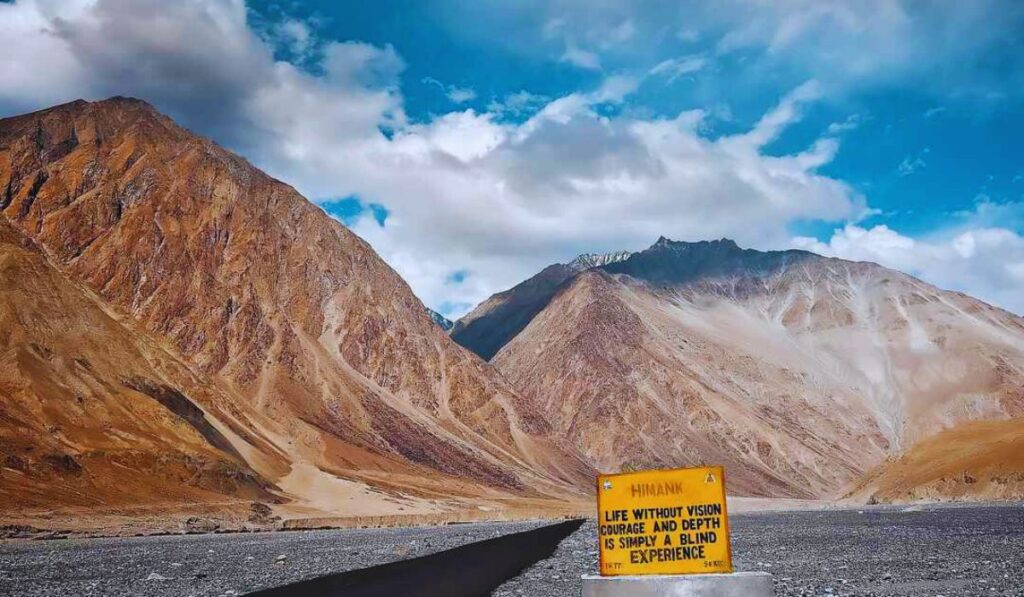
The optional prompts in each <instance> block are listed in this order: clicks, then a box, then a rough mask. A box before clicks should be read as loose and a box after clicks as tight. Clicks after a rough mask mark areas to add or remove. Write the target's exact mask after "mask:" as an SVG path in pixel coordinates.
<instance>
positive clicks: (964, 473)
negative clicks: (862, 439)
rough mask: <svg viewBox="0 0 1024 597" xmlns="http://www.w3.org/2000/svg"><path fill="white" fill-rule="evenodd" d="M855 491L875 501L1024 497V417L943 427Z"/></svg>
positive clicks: (879, 468) (875, 472)
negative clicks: (945, 428) (944, 429)
mask: <svg viewBox="0 0 1024 597" xmlns="http://www.w3.org/2000/svg"><path fill="white" fill-rule="evenodd" d="M851 494H852V496H853V497H855V498H858V499H861V500H866V501H871V502H875V501H878V502H913V501H920V500H942V499H950V498H952V499H958V500H989V501H990V500H1021V499H1024V419H1019V418H1018V419H1011V420H1008V421H1003V420H997V421H971V422H967V423H963V424H961V425H957V426H956V427H953V428H952V429H949V430H946V431H940V432H939V433H937V434H935V435H933V436H930V437H928V438H926V439H924V440H922V441H921V442H919V443H917V444H915V445H914V446H912V447H911V448H910V449H909V450H907V451H906V452H905V453H904V454H901V455H899V456H898V457H894V458H891V459H889V460H887V461H886V462H884V463H882V464H880V465H879V466H877V467H876V468H875V469H874V470H872V471H871V472H870V473H869V474H867V475H866V476H865V477H864V479H861V480H860V481H858V483H857V485H856V487H855V488H854V490H853V491H852V492H851Z"/></svg>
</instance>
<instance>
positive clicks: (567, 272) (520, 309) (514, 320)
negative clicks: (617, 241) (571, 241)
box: [449, 251, 629, 361]
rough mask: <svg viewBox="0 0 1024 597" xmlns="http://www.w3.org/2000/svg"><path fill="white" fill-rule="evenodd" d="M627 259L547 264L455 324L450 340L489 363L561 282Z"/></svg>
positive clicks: (610, 256) (621, 254) (613, 256)
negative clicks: (583, 272) (594, 268)
mask: <svg viewBox="0 0 1024 597" xmlns="http://www.w3.org/2000/svg"><path fill="white" fill-rule="evenodd" d="M627 257H629V253H628V252H626V251H618V252H615V253H607V254H596V253H585V254H583V255H580V256H578V257H576V259H573V260H572V261H570V262H569V263H556V264H554V265H549V266H548V267H546V268H544V269H543V270H541V271H540V273H538V274H536V275H535V276H532V277H531V278H529V279H527V280H524V281H522V282H520V283H519V284H516V285H515V286H513V287H512V288H510V289H508V290H506V291H504V292H499V293H498V294H495V295H494V296H492V297H490V298H488V299H487V300H486V301H484V302H482V303H480V304H479V305H477V306H476V308H475V309H473V310H472V311H470V312H469V313H467V314H466V315H464V316H462V317H461V318H460V319H459V320H458V321H456V322H455V325H454V326H453V327H452V329H451V332H449V333H450V335H451V337H452V339H453V340H455V341H456V342H458V343H459V344H461V345H462V346H465V347H466V348H468V349H469V350H471V351H473V352H475V353H476V354H478V355H480V358H482V359H484V360H488V361H489V360H490V359H491V358H492V357H494V355H495V354H496V353H497V352H498V351H499V350H500V349H501V347H502V346H504V345H505V344H507V343H508V341H509V340H511V339H512V338H514V337H515V335H516V334H518V333H519V332H520V331H522V329H523V328H524V327H526V324H528V323H530V320H531V319H533V318H534V317H535V316H536V315H537V313H539V312H540V310H541V309H543V308H544V306H545V305H547V304H548V301H550V300H551V297H553V296H554V295H555V292H556V291H557V290H558V287H559V286H560V285H561V284H562V283H563V282H565V281H566V280H568V279H569V278H571V277H573V276H575V275H576V274H578V273H580V272H582V271H586V270H588V269H590V268H592V267H598V266H601V265H605V264H608V263H614V262H616V261H621V260H623V259H626V258H627Z"/></svg>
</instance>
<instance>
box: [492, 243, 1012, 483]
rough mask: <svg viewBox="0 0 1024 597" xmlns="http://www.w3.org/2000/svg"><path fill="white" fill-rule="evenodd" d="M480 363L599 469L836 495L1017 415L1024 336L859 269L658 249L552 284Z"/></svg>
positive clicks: (924, 287) (724, 249) (867, 267)
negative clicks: (661, 471) (949, 437)
mask: <svg viewBox="0 0 1024 597" xmlns="http://www.w3.org/2000/svg"><path fill="white" fill-rule="evenodd" d="M534 310H535V311H536V314H535V315H534V317H533V318H531V319H530V321H529V322H528V323H527V324H526V325H525V326H523V329H522V331H521V332H519V333H518V334H516V335H515V336H514V337H513V338H512V339H511V340H510V341H509V342H508V343H507V344H505V345H504V346H503V347H502V348H501V349H500V351H499V352H498V353H497V354H496V356H495V357H494V358H493V362H494V363H495V365H496V366H497V367H498V368H499V369H500V370H501V371H502V372H503V373H505V375H506V376H507V377H508V378H509V379H510V380H511V381H512V382H513V384H514V385H515V386H516V387H517V388H519V390H520V391H521V392H523V393H524V394H526V395H527V396H529V397H530V398H532V399H533V400H534V401H535V402H537V403H539V404H541V405H542V407H543V409H544V413H545V414H546V415H547V416H548V417H549V419H550V420H552V421H553V422H554V424H555V426H556V428H558V429H559V430H560V432H561V434H562V437H563V438H565V440H566V441H569V442H572V443H573V445H575V446H577V447H578V448H579V449H580V450H581V451H582V452H583V453H584V454H586V455H587V456H588V457H589V458H590V459H591V461H592V462H593V463H594V464H595V466H597V467H598V468H600V469H602V470H617V469H618V468H622V467H625V468H637V467H640V468H642V467H649V466H677V465H680V464H699V463H705V462H716V463H725V464H726V466H727V468H728V470H730V471H731V473H730V483H731V487H732V489H733V490H735V491H738V492H740V493H747V494H752V495H791V496H794V497H811V496H814V497H821V496H825V497H835V496H837V495H841V494H843V493H844V492H845V491H846V489H847V488H849V487H851V485H852V484H855V483H856V482H857V481H858V480H859V479H860V478H861V477H862V475H864V474H866V473H867V472H868V471H869V470H872V469H873V468H874V467H876V466H882V465H883V464H884V463H885V462H886V461H887V459H891V458H896V457H899V455H901V454H903V453H904V452H906V451H907V450H909V449H910V448H911V447H912V446H914V445H916V444H918V443H919V442H921V441H924V440H926V439H927V438H929V437H932V436H933V435H934V434H935V433H938V432H941V431H943V430H946V429H950V428H956V427H957V426H959V425H961V424H965V423H969V422H971V421H985V420H1012V419H1016V418H1019V417H1022V416H1024V391H1022V388H1024V322H1022V319H1021V318H1020V317H1018V316H1016V315H1013V314H1011V313H1007V312H1005V311H1002V310H1000V309H997V308H995V307H992V306H990V305H986V304H984V303H982V302H980V301H977V300H975V299H972V298H970V297H967V296H964V295H962V294H959V293H953V292H946V291H942V290H940V289H937V288H935V287H933V286H930V285H928V284H926V283H924V282H921V281H920V280H916V279H914V278H912V277H911V276H907V275H905V274H902V273H899V272H895V271H892V270H888V269H886V268H883V267H881V266H878V265H875V264H871V263H854V262H848V261H843V260H839V259H830V258H825V257H821V256H818V255H814V254H812V253H808V252H804V251H771V252H761V251H752V250H746V249H741V248H739V247H738V246H737V245H736V244H735V243H733V242H732V241H728V240H721V241H705V242H698V243H683V242H675V241H670V240H668V239H665V238H662V239H659V241H658V242H656V243H655V244H654V245H652V246H651V247H650V248H649V249H647V250H645V251H641V252H639V253H636V254H633V255H632V256H631V257H629V258H628V259H626V260H623V261H620V262H617V263H613V264H608V265H605V266H602V267H598V268H595V269H592V270H587V271H585V272H583V273H579V274H576V275H574V276H571V277H569V278H567V279H566V280H565V281H563V282H562V283H561V284H560V286H559V288H558V289H557V291H556V292H554V293H552V296H551V298H550V300H549V302H548V303H546V304H545V305H543V306H542V307H536V306H535V307H534Z"/></svg>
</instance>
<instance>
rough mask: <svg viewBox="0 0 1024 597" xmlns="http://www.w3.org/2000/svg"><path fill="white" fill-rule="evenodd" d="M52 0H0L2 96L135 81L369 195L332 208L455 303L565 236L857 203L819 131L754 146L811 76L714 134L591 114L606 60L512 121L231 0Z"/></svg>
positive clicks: (715, 224)
mask: <svg viewBox="0 0 1024 597" xmlns="http://www.w3.org/2000/svg"><path fill="white" fill-rule="evenodd" d="M54 6H55V5H51V4H49V3H47V2H45V1H43V0H36V1H28V0H19V2H17V3H16V4H14V5H3V6H0V10H2V11H3V12H4V15H3V16H4V17H8V18H3V19H0V22H2V23H4V25H3V26H4V27H5V28H6V29H5V31H4V32H5V33H6V34H7V39H8V40H9V42H10V43H9V45H10V46H11V47H14V48H20V47H35V48H40V47H42V46H45V51H44V52H42V53H40V54H37V55H27V54H23V53H20V52H19V53H17V55H16V57H12V56H10V55H6V56H5V57H0V63H3V66H4V67H5V68H7V67H12V68H13V67H14V66H15V62H16V61H20V62H17V64H16V66H17V68H18V69H21V70H25V69H31V70H32V71H34V73H35V74H34V75H33V76H28V75H27V74H26V73H21V74H19V72H15V77H14V78H13V79H12V80H13V81H16V82H31V83H32V85H30V86H28V87H19V86H17V85H13V84H12V83H11V81H5V82H4V83H3V84H2V86H0V102H2V104H3V106H4V108H5V110H7V111H10V110H11V109H12V106H19V107H20V106H25V107H32V108H37V107H41V105H44V104H48V103H54V102H57V101H64V100H69V99H72V98H73V97H76V96H80V95H85V96H87V97H91V98H99V97H104V96H106V95H113V94H126V95H137V96H141V97H143V98H145V99H147V100H149V101H152V102H153V103H154V104H155V105H157V106H158V107H159V108H161V109H163V110H165V111H167V112H169V113H171V114H172V115H173V116H175V117H177V118H179V119H181V120H182V121H183V122H184V123H185V124H186V125H188V126H190V127H192V128H193V129H195V130H197V131H199V132H201V133H204V134H210V135H213V136H215V137H217V138H218V139H219V140H222V141H226V142H227V143H228V144H229V145H230V146H232V147H233V148H236V149H238V150H240V151H241V152H242V153H243V154H244V155H246V156H247V157H249V158H250V159H252V160H253V161H255V162H256V163H257V165H259V166H261V167H263V168H264V169H266V170H268V171H269V172H270V173H271V174H273V175H275V176H278V177H280V178H282V179H284V180H287V181H289V182H291V183H293V184H294V185H295V186H296V187H297V188H299V190H300V191H302V192H303V193H305V194H306V195H307V196H309V197H311V198H313V199H324V200H327V199H329V198H338V197H349V196H355V197H359V198H360V199H361V201H364V202H365V203H366V204H374V205H379V206H383V208H384V209H386V210H387V214H388V217H387V220H386V223H384V225H381V223H380V222H379V221H378V220H377V219H375V218H358V219H356V220H354V222H353V223H352V226H353V228H354V229H355V230H356V231H357V232H358V233H359V234H361V235H363V236H364V237H365V238H367V240H369V241H370V242H371V244H372V245H373V246H374V247H375V248H376V249H377V250H378V251H379V252H380V253H381V254H382V256H384V257H385V259H387V260H388V261H389V263H391V265H392V266H394V267H395V268H396V269H397V270H398V271H399V272H400V273H401V274H402V275H403V276H405V277H406V279H407V280H408V281H409V282H410V284H411V285H412V287H413V288H414V290H415V291H416V292H417V293H418V294H419V295H420V297H421V298H423V299H424V300H425V301H426V302H427V303H428V304H429V305H433V306H440V305H441V304H444V303H447V304H450V305H455V304H458V305H462V306H465V305H468V304H472V303H475V302H477V301H479V300H482V299H483V298H485V297H486V296H487V295H489V294H490V293H492V292H495V291H497V290H500V289H502V288H505V287H507V286H509V285H511V284H513V283H515V282H517V281H519V280H520V279H522V278H525V277H526V276H528V275H530V274H532V273H533V272H535V271H536V270H537V269H538V268H540V267H542V266H543V265H546V264H548V263H551V262H554V261H560V260H565V259H568V258H571V257H572V256H573V254H574V253H576V252H580V251H582V250H605V249H607V250H611V249H621V248H627V249H637V248H641V247H643V246H645V245H647V244H649V243H650V242H652V241H653V239H656V238H657V237H658V236H660V235H662V234H665V235H668V236H672V237H675V238H684V239H701V238H709V237H720V236H733V237H736V238H738V239H739V240H741V241H742V242H745V243H747V244H754V245H763V244H765V243H775V244H778V243H781V242H785V239H787V238H788V235H787V234H786V226H787V224H788V223H789V222H790V221H792V220H793V219H796V218H807V219H818V218H824V219H828V220H836V219H844V218H848V217H851V216H852V215H853V214H856V213H858V212H860V211H862V210H863V209H864V207H865V206H864V201H863V199H862V198H861V197H859V196H858V195H857V194H856V193H855V192H854V191H853V190H852V189H850V188H849V187H848V186H847V185H845V184H844V183H843V182H841V181H838V180H835V179H831V178H829V177H827V176H824V175H822V174H820V173H818V172H817V171H816V169H817V168H818V167H820V166H821V165H822V164H824V163H827V162H828V161H829V160H831V159H832V156H834V154H835V152H836V150H837V147H838V146H837V143H836V142H835V141H834V140H828V139H823V140H819V141H818V142H815V143H813V144H812V145H811V146H810V147H808V148H806V149H805V150H803V151H800V152H797V153H795V154H793V155H783V156H769V155H765V154H764V153H763V147H764V145H765V144H766V143H768V142H769V141H771V140H772V139H773V138H775V137H776V136H777V135H778V134H779V133H780V131H782V130H783V129H784V128H785V127H787V126H788V125H789V124H791V123H792V122H795V121H796V120H798V119H799V117H800V113H801V106H803V105H804V104H806V103H808V102H812V101H815V99H816V98H817V97H818V95H819V90H818V86H817V85H816V84H815V83H814V82H810V83H807V84H804V85H802V86H800V87H798V88H797V89H795V90H793V91H792V92H791V93H789V94H788V95H786V96H785V97H784V98H782V99H781V100H780V102H779V104H778V105H777V106H776V107H775V108H774V109H772V110H771V111H769V112H768V113H767V114H765V115H764V116H763V117H762V118H761V119H760V120H759V121H758V122H757V123H756V125H754V126H753V127H752V128H751V129H750V130H748V131H745V132H742V133H739V134H736V135H727V136H722V137H720V138H717V139H710V138H706V137H704V136H703V135H702V134H701V132H700V131H701V124H702V122H703V121H704V119H705V118H706V114H705V113H704V112H703V111H700V110H690V111H684V112H682V113H680V114H678V115H676V116H674V117H670V118H654V119H650V118H647V119H645V118H642V117H637V116H630V115H628V112H621V113H620V114H619V115H617V116H614V117H609V116H606V115H604V114H605V113H604V112H603V110H602V106H607V105H617V104H620V103H622V102H623V101H624V100H625V99H626V98H628V97H629V95H630V94H632V93H633V92H634V91H635V90H636V88H637V85H638V84H639V80H638V79H637V78H636V77H633V76H629V75H625V74H620V75H611V76H608V77H606V78H605V79H604V80H603V82H602V83H601V84H600V85H598V86H597V87H596V88H594V89H592V90H589V91H581V92H576V93H569V94H566V95H564V96H562V97H557V98H554V99H550V100H549V99H547V98H539V97H538V96H533V95H531V94H528V93H525V92H524V94H521V95H517V96H512V97H509V98H506V99H505V100H504V103H503V104H502V106H503V109H506V110H512V109H519V108H522V107H524V106H528V105H531V106H533V107H534V108H535V109H536V112H535V113H534V114H533V115H532V116H531V117H529V118H527V119H526V120H525V121H518V122H517V121H512V122H506V121H505V120H504V119H503V118H502V114H501V113H499V112H483V113H480V112H476V111H474V110H462V111H455V112H450V113H447V114H441V115H438V116H437V117H436V118H434V119H433V120H431V121H429V122H424V123H410V122H408V119H406V118H405V115H404V111H403V107H402V97H401V93H400V91H399V89H398V75H399V73H400V72H401V71H402V68H403V66H404V65H403V61H402V59H401V57H400V56H398V55H397V53H396V52H395V51H394V50H393V49H392V48H390V47H387V46H385V47H379V46H373V45H369V44H363V43H358V42H334V41H331V42H323V43H318V44H316V45H315V48H316V50H315V51H316V52H317V67H318V69H317V74H313V73H312V72H310V71H309V70H305V69H303V68H300V67H298V66H296V65H295V64H293V63H291V62H287V61H281V60H276V61H275V59H274V58H273V51H272V50H273V49H272V47H271V46H270V42H269V41H267V40H266V39H263V38H261V37H260V36H259V35H257V34H256V33H255V32H254V31H253V29H252V27H251V26H250V24H249V23H248V22H247V20H246V11H245V7H244V5H243V4H242V3H241V2H240V1H234V2H228V1H225V2H212V3H206V2H199V1H198V0H188V1H186V2H181V3H163V2H156V1H155V0H153V1H152V2H141V3H140V2H130V3H129V2H127V1H126V0H96V1H93V2H85V1H83V2H81V3H80V4H78V5H76V7H75V9H74V10H64V9H62V10H61V11H60V15H59V16H58V15H57V13H56V11H55V9H54ZM154 14H159V15H160V18H153V15H154ZM10 17H14V18H13V19H12V18H10ZM295 31H299V29H298V28H295ZM621 36H622V37H623V38H625V37H627V36H626V35H625V33H624V32H623V33H622V34H621ZM293 37H294V38H296V39H297V40H299V39H301V38H302V35H301V34H299V35H293ZM296 43H299V42H296ZM302 43H305V42H302ZM302 47H303V48H304V49H305V50H306V51H307V52H309V51H310V49H309V47H307V46H305V45H304V46H302ZM310 47H312V46H310ZM43 62H45V63H46V64H47V65H49V64H50V63H53V64H55V65H57V68H52V69H51V68H45V67H44V64H43ZM666 68H668V67H666ZM737 214H742V215H743V217H742V218H738V217H737ZM752 221H756V222H757V225H756V226H751V225H749V222H752ZM456 270H458V271H466V272H468V274H467V275H465V276H463V278H464V280H463V282H462V283H460V284H457V285H452V284H449V283H446V280H449V278H450V275H451V273H452V272H453V271H456ZM456 314H457V313H456Z"/></svg>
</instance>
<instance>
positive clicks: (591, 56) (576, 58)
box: [559, 41, 601, 70]
mask: <svg viewBox="0 0 1024 597" xmlns="http://www.w3.org/2000/svg"><path fill="white" fill-rule="evenodd" d="M559 60H560V61H561V62H568V63H569V64H572V65H574V66H578V67H580V68H585V69H588V70H601V59H600V58H599V57H598V56H597V54H596V53H594V52H591V51H588V50H584V49H582V48H580V47H579V46H577V45H576V44H575V43H574V42H572V41H566V42H565V52H563V53H562V57H561V58H560V59H559Z"/></svg>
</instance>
